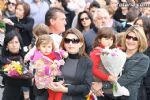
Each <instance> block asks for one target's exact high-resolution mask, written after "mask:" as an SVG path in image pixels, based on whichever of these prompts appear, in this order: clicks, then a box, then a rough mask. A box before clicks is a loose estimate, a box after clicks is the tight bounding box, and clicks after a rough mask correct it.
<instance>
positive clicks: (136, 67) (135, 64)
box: [93, 26, 149, 100]
mask: <svg viewBox="0 0 150 100" xmlns="http://www.w3.org/2000/svg"><path fill="white" fill-rule="evenodd" d="M123 41H124V44H123V48H124V51H125V52H126V54H127V60H126V62H125V64H124V70H123V72H122V75H121V76H120V77H119V78H118V80H117V81H118V82H119V83H120V85H121V86H125V87H126V88H127V89H128V90H129V93H130V96H128V97H123V96H122V97H117V98H116V99H117V100H137V97H138V88H139V87H140V84H141V80H142V78H143V77H144V74H145V73H146V72H147V70H148V66H149V58H148V56H146V55H145V54H143V52H144V51H145V50H146V48H147V46H148V45H147V39H146V36H145V33H144V31H143V29H142V28H141V27H139V26H131V27H130V28H129V29H128V30H127V32H126V34H125V38H124V40H123ZM103 85H104V86H105V84H103ZM95 86H98V87H97V88H102V87H104V86H102V84H101V83H97V84H95ZM95 86H93V87H95ZM95 89H96V88H95ZM97 95H99V96H101V95H102V91H99V92H98V93H97ZM116 99H115V100H116Z"/></svg>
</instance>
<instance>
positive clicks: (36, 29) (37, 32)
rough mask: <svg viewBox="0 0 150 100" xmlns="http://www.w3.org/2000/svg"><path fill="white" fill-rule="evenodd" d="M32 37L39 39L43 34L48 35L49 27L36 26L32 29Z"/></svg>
mask: <svg viewBox="0 0 150 100" xmlns="http://www.w3.org/2000/svg"><path fill="white" fill-rule="evenodd" d="M32 32H33V35H34V36H37V37H39V36H40V35H43V34H48V33H50V30H49V27H48V26H47V25H45V24H37V25H36V26H35V27H34V28H33V31H32Z"/></svg>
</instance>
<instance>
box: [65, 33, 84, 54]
mask: <svg viewBox="0 0 150 100" xmlns="http://www.w3.org/2000/svg"><path fill="white" fill-rule="evenodd" d="M82 45H83V43H82V42H80V40H79V38H78V37H77V36H76V35H74V34H68V35H67V36H66V38H65V39H64V47H65V49H66V51H67V52H68V53H70V54H76V53H78V52H79V49H80V48H81V47H82Z"/></svg>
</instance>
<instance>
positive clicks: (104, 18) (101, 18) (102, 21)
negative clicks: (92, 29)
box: [94, 13, 110, 28]
mask: <svg viewBox="0 0 150 100" xmlns="http://www.w3.org/2000/svg"><path fill="white" fill-rule="evenodd" d="M109 21H110V16H109V14H107V13H99V14H98V15H97V17H96V18H95V19H94V23H95V25H96V27H97V28H102V27H108V24H109Z"/></svg>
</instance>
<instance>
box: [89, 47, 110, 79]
mask: <svg viewBox="0 0 150 100" xmlns="http://www.w3.org/2000/svg"><path fill="white" fill-rule="evenodd" d="M100 48H101V47H100ZM100 53H101V51H100V50H99V49H93V51H91V53H90V58H91V60H92V62H93V67H92V73H93V75H94V76H95V77H96V78H99V79H100V80H103V81H108V77H109V74H107V73H106V72H104V71H103V70H105V69H104V66H103V65H102V61H101V58H100Z"/></svg>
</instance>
